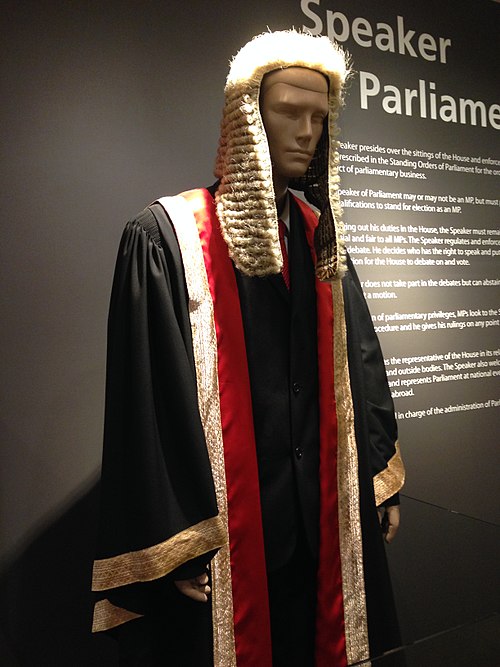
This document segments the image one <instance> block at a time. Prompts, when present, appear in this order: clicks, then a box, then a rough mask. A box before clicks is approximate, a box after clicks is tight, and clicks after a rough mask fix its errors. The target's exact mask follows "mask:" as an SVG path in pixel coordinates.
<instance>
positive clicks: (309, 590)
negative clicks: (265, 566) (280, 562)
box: [267, 538, 317, 667]
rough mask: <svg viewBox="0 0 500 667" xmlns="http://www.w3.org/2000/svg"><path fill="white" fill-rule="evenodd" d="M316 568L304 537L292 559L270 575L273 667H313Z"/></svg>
mask: <svg viewBox="0 0 500 667" xmlns="http://www.w3.org/2000/svg"><path fill="white" fill-rule="evenodd" d="M316 569H317V566H316V563H315V562H314V561H313V559H312V557H311V555H310V554H309V551H308V549H307V547H306V545H305V540H304V538H302V539H300V540H299V542H298V544H297V548H296V550H295V553H294V555H293V557H292V559H291V560H290V561H289V562H288V563H287V564H286V565H284V566H283V567H282V568H279V569H278V570H276V572H271V573H268V575H267V576H268V590H269V608H270V614H271V640H272V647H273V667H314V642H315V635H316V628H315V625H316V586H317V584H316Z"/></svg>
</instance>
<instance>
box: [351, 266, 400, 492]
mask: <svg viewBox="0 0 500 667" xmlns="http://www.w3.org/2000/svg"><path fill="white" fill-rule="evenodd" d="M343 287H344V298H345V302H346V315H347V320H348V323H349V326H348V341H349V347H350V353H349V362H350V368H351V373H352V374H355V375H356V379H357V382H353V386H354V385H356V390H357V391H358V396H357V397H356V400H355V411H356V407H357V410H358V413H361V415H362V417H361V418H359V417H358V420H357V422H358V431H360V432H361V437H362V438H363V437H364V435H365V433H363V431H365V430H366V435H367V437H368V442H369V458H370V465H371V474H372V478H373V486H374V492H375V502H376V504H377V505H381V504H397V503H398V497H397V492H398V491H399V490H400V488H401V487H402V486H403V483H404V466H403V462H402V460H401V455H400V452H399V443H398V430H397V424H396V418H395V414H394V404H393V400H392V396H391V392H390V389H389V384H388V381H387V374H386V371H385V364H384V358H383V355H382V350H381V348H380V343H379V340H378V337H377V334H376V333H375V329H374V327H373V323H372V318H371V315H370V312H369V310H368V305H367V303H366V300H365V298H364V295H363V289H362V287H361V284H360V282H359V278H358V276H357V274H356V270H355V268H354V265H353V264H352V261H351V259H350V258H349V257H348V273H347V274H346V277H345V278H344V281H343ZM359 385H360V388H359V389H358V386H359ZM361 422H363V423H361Z"/></svg>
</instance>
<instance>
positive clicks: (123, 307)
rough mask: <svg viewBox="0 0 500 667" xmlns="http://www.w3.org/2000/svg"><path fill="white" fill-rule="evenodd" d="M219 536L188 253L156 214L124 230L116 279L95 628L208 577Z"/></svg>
mask: <svg viewBox="0 0 500 667" xmlns="http://www.w3.org/2000/svg"><path fill="white" fill-rule="evenodd" d="M167 237H168V234H167ZM222 536H223V531H222V530H221V524H220V519H219V516H218V511H217V505H216V499H215V491H214V485H213V479H212V475H211V470H210V463H209V459H208V453H207V448H206V444H205V438H204V433H203V427H202V424H201V420H200V416H199V413H198V403H197V389H196V373H195V369H194V362H193V353H192V345H191V334H190V326H189V315H188V302H187V295H186V288H185V283H184V278H183V272H182V264H181V261H180V254H179V251H178V246H177V243H176V240H175V235H174V233H173V231H171V236H170V237H169V238H160V234H159V231H158V226H157V224H156V219H155V215H154V206H153V207H150V208H148V209H145V211H143V212H142V213H141V214H140V215H139V216H138V217H137V218H136V219H135V220H132V221H131V222H129V223H128V224H127V226H126V228H125V231H124V234H123V237H122V240H121V244H120V248H119V252H118V259H117V264H116V270H115V275H114V281H113V289H112V296H111V304H110V313H109V322H108V355H107V377H106V408H105V429H104V449H103V460H102V478H101V511H100V526H99V534H98V541H97V557H96V560H95V563H94V572H93V589H94V591H97V597H98V603H97V604H96V613H95V616H94V630H102V629H109V628H110V627H113V626H114V625H118V624H120V623H122V622H124V621H126V620H129V618H130V617H134V615H142V614H145V613H148V611H149V610H150V608H153V607H154V606H155V603H154V600H155V599H158V598H159V597H161V589H162V587H164V586H165V582H166V580H168V575H169V574H172V573H173V576H174V578H184V577H185V576H186V575H187V576H193V574H195V573H199V572H200V571H202V570H203V565H204V564H205V563H206V562H207V561H208V559H209V558H210V557H211V556H213V554H214V552H215V550H217V549H218V548H219V547H220V546H221V545H222V543H223V537H222ZM117 610H118V611H117ZM124 610H125V611H124ZM126 610H128V612H133V614H132V616H130V614H129V613H128V612H127V611H126Z"/></svg>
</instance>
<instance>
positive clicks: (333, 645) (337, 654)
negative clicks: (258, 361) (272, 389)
mask: <svg viewBox="0 0 500 667" xmlns="http://www.w3.org/2000/svg"><path fill="white" fill-rule="evenodd" d="M295 201H296V202H297V204H298V206H299V208H300V210H301V212H302V215H303V216H304V220H305V223H306V224H305V229H306V236H307V241H308V243H309V246H310V248H311V253H312V256H313V257H315V252H314V230H315V228H316V226H317V224H318V219H317V217H316V215H315V214H314V213H313V211H311V209H310V208H309V206H307V205H306V204H304V202H302V201H301V200H300V199H297V198H296V197H295ZM316 297H317V310H318V369H319V396H320V401H319V413H320V503H321V505H320V506H321V509H320V550H319V569H318V597H317V611H316V667H343V666H344V665H347V656H346V647H345V626H344V602H343V595H342V570H341V560H340V544H339V519H338V487H337V411H336V405H335V384H334V368H333V303H332V291H331V287H330V285H328V284H327V283H322V282H320V281H319V280H318V279H316Z"/></svg>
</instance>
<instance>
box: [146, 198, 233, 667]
mask: <svg viewBox="0 0 500 667" xmlns="http://www.w3.org/2000/svg"><path fill="white" fill-rule="evenodd" d="M159 203H160V204H161V205H162V206H163V208H164V209H165V210H166V211H167V213H168V215H169V218H170V220H171V221H172V224H173V226H174V229H175V233H176V235H177V241H178V243H179V248H180V251H181V255H182V263H183V265H184V272H185V277H186V285H187V290H188V295H189V318H190V322H191V331H192V339H193V351H194V358H195V366H196V379H197V385H198V406H199V411H200V416H201V422H202V424H203V429H204V432H205V439H206V442H207V449H208V454H209V458H210V465H211V468H212V476H213V479H214V484H215V492H216V497H217V506H218V509H219V516H220V517H221V527H222V530H223V535H224V546H223V547H222V548H221V549H220V550H219V551H218V553H217V554H216V556H215V558H214V559H213V561H212V564H211V571H212V624H213V641H214V666H215V667H235V666H236V651H235V642H234V620H233V619H234V615H233V596H232V585H231V563H230V554H229V529H228V510H227V487H226V474H225V467H224V445H223V441H222V425H221V416H220V397H219V381H218V368H217V336H216V330H215V321H214V312H213V301H212V297H211V294H210V287H209V284H208V277H207V272H206V268H205V261H204V258H203V250H202V246H201V241H200V237H199V233H198V227H197V224H196V219H195V217H194V213H193V210H192V207H191V206H190V204H189V203H188V202H187V201H186V199H184V198H183V197H182V196H176V197H164V198H162V199H160V200H159Z"/></svg>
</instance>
